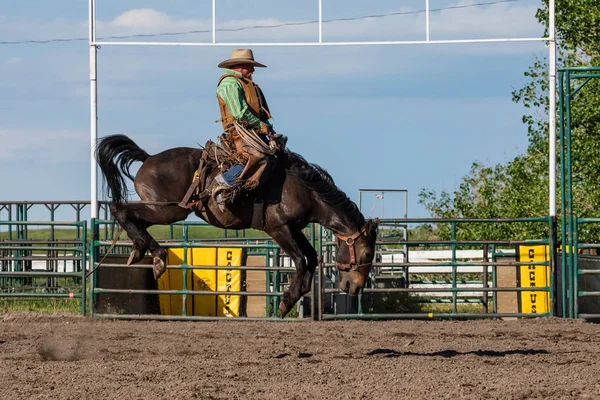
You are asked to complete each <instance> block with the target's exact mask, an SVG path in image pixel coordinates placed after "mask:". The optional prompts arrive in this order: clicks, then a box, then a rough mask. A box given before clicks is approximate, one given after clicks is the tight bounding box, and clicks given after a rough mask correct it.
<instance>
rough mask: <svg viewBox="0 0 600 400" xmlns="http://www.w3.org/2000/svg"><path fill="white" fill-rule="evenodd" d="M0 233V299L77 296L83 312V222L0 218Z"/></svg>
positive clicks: (84, 304) (84, 293) (84, 258)
mask: <svg viewBox="0 0 600 400" xmlns="http://www.w3.org/2000/svg"><path fill="white" fill-rule="evenodd" d="M32 226H35V227H36V228H37V229H36V233H37V235H36V237H28V236H27V234H26V232H27V229H26V228H27V227H32ZM59 230H60V233H61V235H60V236H61V237H60V238H59V237H58V234H57V232H58V231H59ZM0 232H2V233H1V235H2V236H1V237H2V239H1V240H0V298H13V299H15V298H55V299H56V298H70V299H77V300H79V301H80V302H81V312H82V314H85V306H86V279H85V271H86V264H87V253H86V251H87V244H86V242H87V222H86V221H80V222H46V221H42V222H39V221H38V222H36V221H0ZM13 234H14V235H13Z"/></svg>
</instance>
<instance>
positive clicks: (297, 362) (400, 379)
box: [0, 313, 600, 400]
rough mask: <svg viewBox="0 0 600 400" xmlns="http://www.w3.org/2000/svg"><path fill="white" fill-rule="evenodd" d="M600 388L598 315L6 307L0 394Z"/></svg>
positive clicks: (520, 394)
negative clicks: (302, 315) (391, 315)
mask: <svg viewBox="0 0 600 400" xmlns="http://www.w3.org/2000/svg"><path fill="white" fill-rule="evenodd" d="M401 398H407V399H431V400H433V399H454V398H461V399H463V398H464V399H484V398H485V399H576V398H577V399H581V398H589V399H598V398H600V325H596V324H591V323H586V322H583V321H569V320H558V319H540V320H528V321H525V320H520V321H460V322H458V321H439V322H438V321H385V322H381V321H379V322H377V321H370V322H368V321H328V322H325V321H324V322H320V323H315V322H300V323H293V322H234V321H231V322H230V321H219V322H148V321H110V320H98V319H94V320H93V319H90V318H84V317H77V316H66V315H63V316H60V315H58V316H50V315H40V314H30V313H15V314H7V315H4V316H0V399H78V400H79V399H102V400H109V399H119V400H126V399H378V400H380V399H401Z"/></svg>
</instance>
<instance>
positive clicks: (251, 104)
mask: <svg viewBox="0 0 600 400" xmlns="http://www.w3.org/2000/svg"><path fill="white" fill-rule="evenodd" d="M228 76H231V77H232V78H235V79H236V80H237V81H238V82H239V83H240V84H241V85H242V89H243V90H244V97H245V99H246V103H248V110H249V111H250V112H251V113H252V114H253V115H254V116H255V117H257V118H258V119H260V120H261V121H262V122H267V120H268V119H269V118H271V113H270V112H269V106H268V105H267V100H266V99H265V96H264V94H263V92H262V90H261V89H260V87H259V86H258V85H257V84H256V83H254V82H252V81H251V80H250V79H246V78H244V77H243V76H239V75H235V74H224V75H222V76H221V78H219V83H217V87H219V85H220V84H221V81H222V80H223V79H225V78H226V77H228ZM217 99H218V100H219V111H221V120H220V121H221V122H222V123H223V128H224V129H225V130H227V129H228V128H229V127H230V126H231V125H233V121H235V118H234V117H233V115H231V113H230V112H229V109H228V108H227V104H225V101H223V99H221V98H220V97H219V96H218V95H217Z"/></svg>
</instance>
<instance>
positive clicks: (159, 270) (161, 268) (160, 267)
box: [152, 257, 167, 280]
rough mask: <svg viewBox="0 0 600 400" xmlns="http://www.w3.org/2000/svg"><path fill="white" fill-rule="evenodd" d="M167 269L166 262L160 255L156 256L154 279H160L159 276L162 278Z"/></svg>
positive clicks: (153, 268)
mask: <svg viewBox="0 0 600 400" xmlns="http://www.w3.org/2000/svg"><path fill="white" fill-rule="evenodd" d="M166 269H167V267H166V266H165V262H164V261H163V260H161V259H160V258H159V257H154V266H153V267H152V271H154V279H156V280H158V278H160V276H161V275H162V274H163V273H164V272H165V270H166Z"/></svg>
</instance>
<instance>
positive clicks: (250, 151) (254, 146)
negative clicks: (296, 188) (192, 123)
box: [179, 124, 285, 229]
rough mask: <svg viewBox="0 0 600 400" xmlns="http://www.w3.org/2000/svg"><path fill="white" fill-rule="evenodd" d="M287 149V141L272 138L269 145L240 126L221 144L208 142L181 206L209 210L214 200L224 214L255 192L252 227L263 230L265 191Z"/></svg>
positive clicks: (228, 134)
mask: <svg viewBox="0 0 600 400" xmlns="http://www.w3.org/2000/svg"><path fill="white" fill-rule="evenodd" d="M284 147H285V142H282V141H279V137H275V138H270V141H269V143H266V142H265V140H263V138H262V137H261V136H260V135H259V134H258V133H257V132H255V131H253V130H248V129H246V128H245V127H243V126H241V125H239V124H237V125H236V126H235V127H234V128H232V129H230V130H228V131H227V132H225V133H223V134H222V135H220V136H219V143H215V142H213V141H212V140H208V141H207V142H206V144H205V146H204V151H203V153H202V157H201V158H200V162H199V164H198V169H197V170H196V172H195V173H194V177H193V179H192V182H191V185H190V187H189V188H188V190H187V192H186V194H185V196H184V197H183V199H182V200H181V202H180V203H179V206H180V207H183V208H186V209H191V210H193V211H198V210H201V209H202V208H203V207H206V205H207V202H208V199H209V198H210V197H212V198H213V199H214V201H215V202H216V203H217V205H218V206H219V208H220V209H221V211H224V210H225V208H227V205H228V204H230V203H233V202H234V201H235V200H236V199H237V198H239V197H240V196H241V194H242V193H243V192H250V191H254V192H255V200H254V214H253V221H252V227H253V228H257V229H260V228H261V227H262V222H263V221H262V219H263V218H262V217H263V213H264V202H263V201H262V198H261V191H262V190H261V189H262V188H264V186H265V182H266V181H267V180H268V179H269V176H270V172H271V171H272V170H273V169H274V167H275V165H276V164H277V159H278V158H279V154H280V153H281V152H283V151H284ZM209 178H210V179H209ZM209 180H210V184H208V186H207V182H208V181H209Z"/></svg>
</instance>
